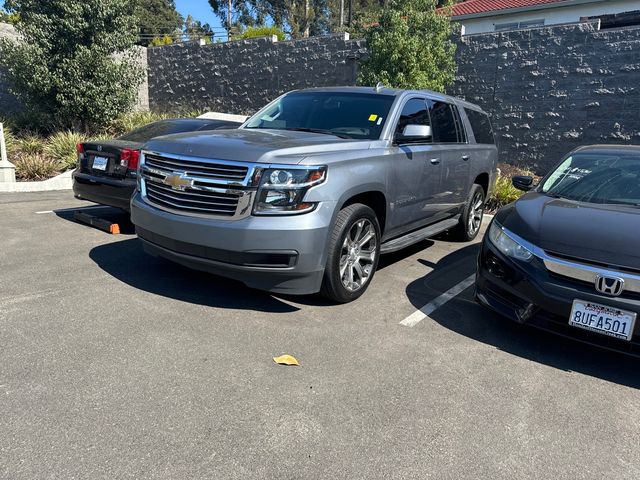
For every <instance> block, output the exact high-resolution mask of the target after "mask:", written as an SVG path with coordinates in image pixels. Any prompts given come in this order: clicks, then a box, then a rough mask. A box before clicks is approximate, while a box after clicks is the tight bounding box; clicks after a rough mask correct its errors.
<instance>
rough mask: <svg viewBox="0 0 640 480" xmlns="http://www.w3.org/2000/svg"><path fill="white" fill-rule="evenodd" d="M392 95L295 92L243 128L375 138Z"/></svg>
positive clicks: (257, 115)
mask: <svg viewBox="0 0 640 480" xmlns="http://www.w3.org/2000/svg"><path fill="white" fill-rule="evenodd" d="M394 99H395V97H394V96H392V95H381V94H369V93H345V92H294V93H290V94H288V95H285V96H284V97H281V98H279V99H278V100H275V101H274V102H272V103H271V104H269V105H268V106H267V107H265V108H264V109H263V110H262V111H260V112H258V113H257V114H256V115H254V116H253V117H252V118H251V119H250V120H249V122H248V123H247V125H246V126H245V127H244V128H266V129H275V130H302V131H310V132H314V133H326V134H329V135H336V136H338V137H344V138H356V139H362V140H375V139H378V138H380V133H381V132H382V128H383V127H384V123H385V121H386V120H387V117H388V115H389V110H390V109H391V105H392V104H393V101H394Z"/></svg>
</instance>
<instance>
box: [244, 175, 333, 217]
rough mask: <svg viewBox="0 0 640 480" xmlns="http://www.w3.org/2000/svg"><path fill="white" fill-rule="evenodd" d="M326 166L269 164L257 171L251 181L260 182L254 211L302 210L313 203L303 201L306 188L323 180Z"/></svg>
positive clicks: (288, 211) (261, 213)
mask: <svg viewBox="0 0 640 480" xmlns="http://www.w3.org/2000/svg"><path fill="white" fill-rule="evenodd" d="M326 176H327V168H326V167H313V168H269V169H265V170H261V171H258V172H257V174H256V177H255V178H254V181H255V182H256V183H257V184H258V185H259V186H258V192H257V195H256V203H255V206H254V208H253V213H254V214H257V215H278V214H280V215H281V214H295V213H305V212H309V211H311V210H313V209H314V208H315V203H312V202H304V196H305V194H306V193H307V190H309V188H311V187H313V186H314V185H318V184H320V183H322V182H324V181H325V179H326Z"/></svg>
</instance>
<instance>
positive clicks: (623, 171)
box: [540, 153, 640, 206]
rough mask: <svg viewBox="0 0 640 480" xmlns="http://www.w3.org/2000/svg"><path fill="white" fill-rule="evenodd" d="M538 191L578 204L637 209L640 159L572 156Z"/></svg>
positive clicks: (615, 156) (585, 155)
mask: <svg viewBox="0 0 640 480" xmlns="http://www.w3.org/2000/svg"><path fill="white" fill-rule="evenodd" d="M540 191H541V192H542V193H546V194H547V195H550V196H557V197H562V198H568V199H570V200H578V201H581V202H588V203H600V204H620V205H634V206H638V205H640V155H633V156H632V155H611V154H597V153H579V154H576V155H573V156H571V157H569V158H567V159H566V160H565V161H564V162H562V163H561V164H560V166H559V167H558V168H557V169H556V170H554V171H553V172H552V173H551V175H549V177H548V178H547V179H546V180H545V181H544V183H543V184H542V186H541V187H540Z"/></svg>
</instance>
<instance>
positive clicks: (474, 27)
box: [458, 0, 640, 35]
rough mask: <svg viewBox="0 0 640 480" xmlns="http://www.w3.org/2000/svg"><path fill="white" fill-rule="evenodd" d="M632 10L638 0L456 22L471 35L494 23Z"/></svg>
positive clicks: (554, 21)
mask: <svg viewBox="0 0 640 480" xmlns="http://www.w3.org/2000/svg"><path fill="white" fill-rule="evenodd" d="M634 10H640V0H614V1H604V2H598V3H587V4H582V5H572V6H567V7H555V8H545V9H540V10H534V11H531V12H528V13H516V14H512V15H495V16H491V17H481V18H471V19H467V20H458V23H460V24H461V25H462V26H463V30H462V32H463V35H473V34H474V33H485V32H493V31H494V30H495V28H494V27H495V24H496V23H498V24H500V23H515V22H525V21H530V20H538V19H541V18H544V21H545V22H544V24H545V25H558V24H561V23H575V22H579V21H580V18H581V17H591V16H594V15H607V14H612V13H623V12H631V11H634Z"/></svg>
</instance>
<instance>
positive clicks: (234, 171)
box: [144, 154, 249, 182]
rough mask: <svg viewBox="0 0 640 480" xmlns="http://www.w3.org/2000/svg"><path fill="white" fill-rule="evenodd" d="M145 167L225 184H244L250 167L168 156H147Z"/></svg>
mask: <svg viewBox="0 0 640 480" xmlns="http://www.w3.org/2000/svg"><path fill="white" fill-rule="evenodd" d="M144 162H145V165H147V166H148V167H150V168H155V169H159V170H165V171H167V172H175V171H180V172H184V173H185V174H186V175H187V176H190V177H201V178H205V179H208V180H221V181H224V182H243V181H244V180H245V179H246V177H247V173H248V172H249V167H246V166H243V165H234V164H226V163H217V162H214V161H207V160H204V159H201V160H191V159H189V160H187V161H185V160H183V159H180V158H173V157H167V156H160V155H153V154H147V155H145V159H144Z"/></svg>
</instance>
